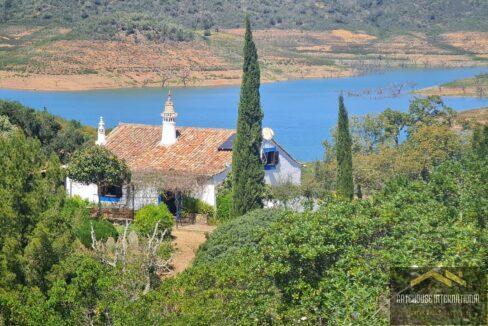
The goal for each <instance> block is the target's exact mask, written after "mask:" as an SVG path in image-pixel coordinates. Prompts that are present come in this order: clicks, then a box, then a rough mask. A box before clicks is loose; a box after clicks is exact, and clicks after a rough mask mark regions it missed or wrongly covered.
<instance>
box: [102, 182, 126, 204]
mask: <svg viewBox="0 0 488 326" xmlns="http://www.w3.org/2000/svg"><path fill="white" fill-rule="evenodd" d="M121 198H122V187H121V186H103V187H102V188H101V189H100V200H101V201H104V202H115V203H117V202H119V201H120V199H121Z"/></svg>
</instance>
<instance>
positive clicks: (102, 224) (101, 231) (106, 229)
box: [75, 218, 118, 248]
mask: <svg viewBox="0 0 488 326" xmlns="http://www.w3.org/2000/svg"><path fill="white" fill-rule="evenodd" d="M92 225H93V230H94V231H95V237H96V238H97V240H101V241H105V240H107V239H108V238H109V237H112V238H114V239H116V238H117V236H118V233H117V229H116V228H115V226H113V224H112V223H110V222H108V221H104V220H102V221H100V220H92V219H89V218H84V219H83V221H82V222H81V224H80V226H79V227H78V228H77V229H75V235H76V237H77V238H78V239H79V240H80V241H81V243H83V244H84V245H85V247H87V248H88V247H91V245H92V237H91V226H92Z"/></svg>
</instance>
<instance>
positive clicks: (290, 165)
mask: <svg viewBox="0 0 488 326" xmlns="http://www.w3.org/2000/svg"><path fill="white" fill-rule="evenodd" d="M264 146H273V147H276V148H277V150H278V152H279V153H280V159H279V162H278V164H277V165H276V169H273V170H266V171H265V172H266V173H265V181H266V183H267V184H269V185H271V186H277V185H280V184H283V183H286V182H292V183H293V184H297V185H298V184H300V182H301V179H302V166H301V164H300V163H298V162H296V161H295V160H294V159H293V158H291V157H290V155H288V153H286V152H285V151H284V150H283V148H281V146H280V145H278V144H277V143H276V142H274V141H270V142H268V143H267V144H266V143H265V145H264Z"/></svg>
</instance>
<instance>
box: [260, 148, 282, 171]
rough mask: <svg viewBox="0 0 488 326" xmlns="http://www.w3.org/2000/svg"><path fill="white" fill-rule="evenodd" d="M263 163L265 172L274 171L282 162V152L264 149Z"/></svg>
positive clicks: (275, 149) (274, 149)
mask: <svg viewBox="0 0 488 326" xmlns="http://www.w3.org/2000/svg"><path fill="white" fill-rule="evenodd" d="M263 161H264V169H265V170H274V169H276V166H277V165H278V163H279V162H280V152H278V149H277V148H276V147H266V148H264V149H263Z"/></svg>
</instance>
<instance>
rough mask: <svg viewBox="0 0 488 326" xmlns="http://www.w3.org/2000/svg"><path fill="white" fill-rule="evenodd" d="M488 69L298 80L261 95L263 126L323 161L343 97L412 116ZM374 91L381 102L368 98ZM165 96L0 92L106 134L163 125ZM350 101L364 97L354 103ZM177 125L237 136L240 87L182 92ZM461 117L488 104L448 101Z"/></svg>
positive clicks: (356, 108) (356, 106) (306, 156)
mask: <svg viewBox="0 0 488 326" xmlns="http://www.w3.org/2000/svg"><path fill="white" fill-rule="evenodd" d="M482 72H488V68H460V69H430V70H421V69H418V70H396V71H389V72H385V73H377V74H369V75H364V76H357V77H349V78H333V79H317V80H300V81H289V82H280V83H271V84H264V85H263V86H262V88H261V96H262V105H263V109H264V126H269V127H271V128H273V129H274V130H275V134H276V140H277V141H278V142H279V143H281V144H282V145H283V146H284V147H285V148H286V149H287V151H289V152H290V153H291V154H293V155H294V156H295V157H296V158H297V159H299V160H303V161H309V160H313V159H319V158H321V157H322V156H323V149H322V141H323V140H324V139H328V138H329V137H330V129H331V127H332V126H333V125H334V124H335V123H336V121H337V97H338V95H339V94H340V92H341V91H342V92H343V93H344V95H345V103H346V107H347V108H348V110H349V114H350V115H353V114H365V113H379V112H381V111H383V110H384V109H386V108H388V107H390V108H393V109H398V110H407V109H408V104H409V101H410V100H411V98H412V95H411V94H410V91H411V90H412V89H419V88H424V87H428V86H434V85H438V84H440V83H444V82H448V81H452V80H455V79H459V78H467V77H471V76H474V75H477V74H479V73H482ZM393 84H397V85H399V84H406V86H405V87H404V88H403V91H402V93H401V94H400V95H399V96H397V97H392V96H385V95H381V94H380V95H378V94H377V91H376V90H377V89H378V88H384V89H387V90H388V89H390V88H391V86H392V85H393ZM365 89H372V90H373V93H374V94H375V95H366V92H365V91H364V90H365ZM166 93H167V90H162V89H119V90H96V91H81V92H34V91H13V90H0V98H2V99H9V100H17V101H19V102H21V103H22V104H24V105H27V106H30V107H34V108H37V109H42V108H44V107H45V108H47V109H48V110H49V111H50V112H52V113H54V114H57V115H60V116H62V117H65V118H69V119H76V120H79V121H81V122H82V123H84V124H89V125H92V126H96V124H97V122H98V119H99V116H103V117H104V118H105V121H106V122H107V127H113V126H116V125H117V124H118V123H119V122H132V123H145V124H160V123H161V116H160V113H161V110H162V107H163V105H164V101H165V100H166ZM351 93H354V94H358V93H360V94H361V96H356V95H351ZM173 94H174V96H173V99H174V102H175V108H176V110H177V112H178V114H179V115H178V118H177V124H178V125H180V126H198V127H215V128H219V127H220V128H235V124H236V117H237V104H238V101H239V87H200V88H176V89H174V90H173ZM444 100H445V102H446V103H447V104H448V105H449V106H451V107H453V108H454V109H456V110H465V109H471V108H477V107H481V106H488V99H487V98H484V99H479V98H445V99H444Z"/></svg>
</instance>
